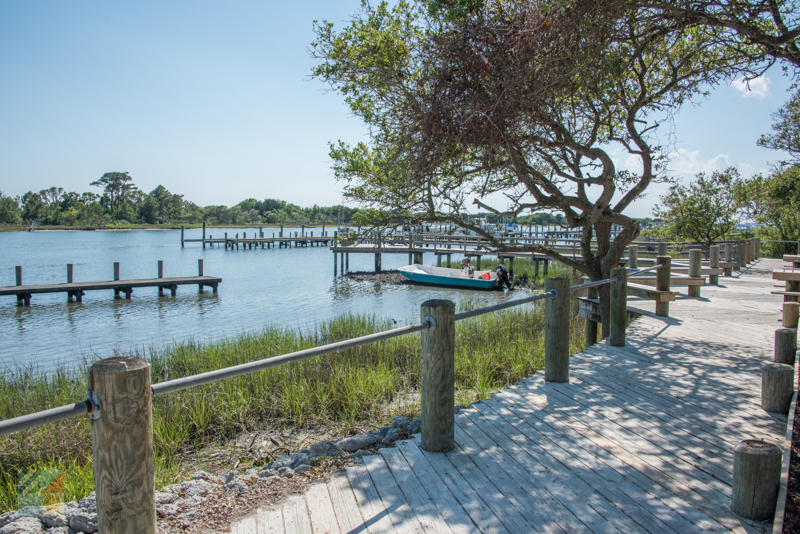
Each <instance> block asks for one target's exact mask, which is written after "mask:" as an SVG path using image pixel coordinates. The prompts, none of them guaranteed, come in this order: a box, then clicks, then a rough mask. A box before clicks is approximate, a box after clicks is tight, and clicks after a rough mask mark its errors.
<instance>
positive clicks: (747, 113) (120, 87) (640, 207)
mask: <svg viewBox="0 0 800 534" xmlns="http://www.w3.org/2000/svg"><path fill="white" fill-rule="evenodd" d="M358 5H359V4H358V2H357V1H356V0H347V1H328V2H323V1H317V0H311V1H306V2H302V3H294V2H274V3H266V2H255V1H253V2H246V1H228V2H208V1H196V0H195V1H192V2H129V3H125V4H121V3H110V2H86V1H75V2H69V3H67V2H48V1H37V2H2V3H0V71H2V73H3V76H2V83H0V125H2V126H0V190H2V191H3V192H4V193H5V194H9V195H21V194H23V193H24V192H26V191H28V190H36V191H38V190H40V189H44V188H48V187H51V186H60V187H64V188H66V189H67V190H75V191H79V192H80V191H88V190H91V189H92V188H90V187H89V182H91V181H93V180H96V179H97V178H99V177H100V176H101V175H102V174H103V173H105V172H109V171H127V172H129V173H130V174H131V176H133V178H134V182H135V183H136V184H137V185H138V186H139V188H140V189H142V190H144V191H150V190H152V189H154V188H155V187H156V186H157V185H159V184H161V185H164V186H165V187H166V188H167V189H169V190H170V191H172V192H176V193H181V194H184V195H185V198H186V199H187V200H191V201H193V202H195V203H197V204H199V205H210V204H226V205H229V206H230V205H233V204H235V203H237V202H239V201H240V200H243V199H245V198H248V197H255V198H259V199H261V198H280V199H283V200H287V201H290V202H294V203H296V204H299V205H301V206H310V205H312V204H315V203H316V204H320V205H332V204H336V203H339V202H340V201H341V193H340V190H341V187H340V186H339V185H338V184H337V183H336V182H335V181H334V180H333V174H332V172H331V170H330V162H329V160H328V156H327V152H328V149H327V142H328V141H334V140H337V139H344V140H347V141H351V142H354V141H359V140H366V129H365V128H364V127H363V126H362V125H361V124H360V122H359V121H358V120H357V119H355V118H353V117H352V116H351V115H350V113H349V112H348V110H347V108H346V107H345V106H344V105H343V103H342V99H341V97H339V96H338V95H336V94H334V93H330V92H326V86H324V85H323V84H322V83H321V82H319V81H317V80H311V79H310V71H311V68H312V67H313V65H314V61H313V60H312V59H311V58H310V56H309V52H308V49H309V43H311V41H312V40H313V39H314V34H313V32H312V21H313V20H314V19H327V20H330V21H333V22H334V23H336V25H337V26H339V27H341V26H342V25H343V24H344V21H345V20H346V19H347V18H348V17H349V15H351V14H352V13H354V12H355V11H356V10H357V9H358ZM767 77H768V81H764V80H761V81H759V82H758V83H757V84H755V85H754V88H755V89H757V91H753V92H751V93H749V94H747V95H745V93H743V92H742V91H740V90H738V89H737V88H735V87H729V86H726V87H720V88H717V89H716V90H715V91H714V93H713V95H712V96H711V98H710V99H708V100H705V101H703V102H702V103H701V105H700V106H698V107H692V106H686V107H685V108H684V109H682V110H681V112H680V114H679V115H678V117H677V119H676V122H675V139H676V142H675V144H674V146H672V147H671V150H673V151H674V154H673V158H672V159H673V163H672V164H671V165H670V168H671V170H672V171H673V174H674V175H675V176H677V177H679V178H682V179H685V180H688V179H690V178H691V177H692V176H694V174H695V173H697V172H699V171H703V170H705V171H712V170H714V169H722V168H724V167H726V166H728V165H736V166H738V167H740V169H741V170H742V173H743V174H745V175H749V174H751V173H752V172H759V171H761V172H763V171H767V170H768V169H769V164H770V162H772V161H776V160H777V159H780V157H781V154H778V153H774V152H771V151H767V150H764V149H761V148H759V147H757V146H756V145H755V142H756V139H758V137H759V135H760V134H762V133H765V132H767V131H768V130H769V128H770V124H771V122H772V120H771V118H770V113H772V112H774V111H775V110H776V109H777V108H778V107H779V106H780V105H781V104H782V103H783V102H785V101H786V100H788V97H789V95H788V93H787V89H788V86H789V81H788V80H787V79H786V78H784V77H782V76H781V73H780V71H779V70H778V69H774V72H770V73H768V75H767ZM619 163H620V165H621V166H624V165H625V162H624V160H622V159H621V160H620V162H619ZM659 191H660V189H659V188H654V189H653V191H652V192H651V193H650V195H649V196H648V198H646V199H644V200H642V201H640V202H638V203H637V204H636V206H635V207H634V208H633V209H632V210H631V211H630V214H631V215H634V216H647V215H649V213H650V208H651V206H652V204H653V202H656V201H657V196H658V193H659Z"/></svg>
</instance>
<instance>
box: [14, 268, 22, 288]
mask: <svg viewBox="0 0 800 534" xmlns="http://www.w3.org/2000/svg"><path fill="white" fill-rule="evenodd" d="M14 276H15V278H16V281H17V285H18V286H21V285H22V265H17V266H16V267H14Z"/></svg>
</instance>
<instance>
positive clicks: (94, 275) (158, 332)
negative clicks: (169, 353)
mask: <svg viewBox="0 0 800 534" xmlns="http://www.w3.org/2000/svg"><path fill="white" fill-rule="evenodd" d="M299 230H300V229H299V228H286V229H285V231H291V232H294V231H299ZM314 230H315V235H319V229H318V228H317V229H314ZM226 231H227V232H228V233H229V235H234V234H235V233H240V234H241V233H243V232H247V234H248V235H250V236H252V235H254V233H255V232H256V231H257V229H243V228H236V229H223V228H214V229H209V230H208V233H209V234H212V235H215V236H216V235H218V236H219V237H221V236H222V235H223V234H224V232H226ZM272 231H273V229H272V228H264V235H265V236H270V235H271V234H272ZM307 231H308V230H307ZM201 233H202V231H201V230H199V229H198V230H195V229H192V230H186V238H187V239H189V238H199V237H201ZM0 251H2V253H0V286H11V285H14V284H15V274H14V266H16V265H20V266H22V276H23V284H37V283H38V284H48V283H63V282H66V265H67V264H68V263H72V264H73V265H74V281H75V282H81V281H98V280H112V279H113V262H119V263H120V278H121V279H135V278H155V277H156V275H157V265H158V260H163V261H164V276H165V277H170V276H194V275H196V274H197V260H198V259H199V258H203V261H204V271H205V274H206V275H210V276H219V277H221V278H222V279H223V281H222V284H220V287H219V294H218V295H213V294H211V290H210V289H209V288H206V290H205V293H203V294H198V292H197V288H196V286H181V287H180V288H179V289H178V295H177V297H171V296H164V297H159V296H158V290H157V289H156V288H143V289H137V290H134V292H133V297H132V299H131V300H125V299H117V300H115V299H114V296H113V293H112V292H111V291H87V292H86V295H85V296H84V297H83V302H82V303H75V302H72V303H67V298H66V294H61V293H58V294H42V295H39V294H35V295H33V299H32V303H31V304H32V305H31V306H30V307H17V304H16V298H15V297H13V296H12V297H0V370H1V372H3V373H9V372H14V371H16V370H19V369H20V368H23V367H28V366H31V365H34V366H36V367H38V368H39V369H41V370H45V371H47V370H51V369H53V368H54V367H55V366H56V365H64V366H67V367H70V366H75V365H76V364H78V363H79V362H81V361H82V360H83V359H84V358H87V359H95V358H100V357H106V356H109V355H111V354H113V353H114V352H115V351H118V352H121V353H126V352H130V351H131V350H132V349H143V348H150V347H160V346H163V345H165V344H169V343H175V342H183V341H187V340H190V339H191V340H194V341H198V342H204V341H212V340H217V339H221V338H225V337H229V336H236V335H237V334H240V333H243V332H254V331H259V330H261V329H264V328H265V327H269V326H276V327H280V328H287V329H290V330H295V331H303V332H310V331H313V330H314V329H315V328H316V327H317V326H318V325H319V324H320V323H322V322H324V321H326V320H328V319H330V318H332V317H334V316H337V315H342V314H348V313H352V314H372V315H374V316H376V317H380V318H388V319H394V320H395V321H397V324H398V325H402V324H407V323H409V322H412V321H413V320H414V319H415V318H417V317H418V315H419V306H420V304H421V303H422V302H424V301H425V300H427V299H431V298H446V299H450V300H453V301H454V302H456V304H457V305H458V304H459V303H460V302H462V301H464V300H465V299H474V300H476V301H477V302H478V303H486V304H490V303H495V302H499V301H502V300H506V299H510V298H518V297H523V296H526V295H527V292H517V293H516V294H515V293H513V292H512V293H508V294H504V293H503V292H476V291H465V290H457V289H443V288H432V287H422V286H415V285H406V284H402V285H395V284H380V283H376V282H372V281H370V282H363V281H362V282H358V281H355V280H350V279H348V278H342V277H338V278H335V277H334V275H333V254H332V253H331V252H330V250H329V249H328V248H327V247H308V248H304V247H301V248H291V249H269V250H267V249H264V250H261V249H257V250H241V249H240V250H238V251H236V250H234V251H226V250H224V248H220V247H217V248H206V249H205V250H203V248H202V246H201V244H200V243H187V244H186V246H185V248H181V245H180V230H113V231H83V232H81V231H74V232H70V231H37V232H30V233H28V232H6V233H0ZM459 258H460V257H459V256H457V255H454V256H453V260H454V261H456V260H457V259H459ZM487 260H488V258H487ZM434 261H435V260H434V255H433V254H431V253H426V254H425V255H424V262H425V264H428V265H431V264H433V262H434ZM485 261H486V260H485ZM382 263H383V269H384V270H388V269H394V268H397V267H399V266H402V265H406V264H407V263H408V256H407V255H405V254H384V255H383V258H382ZM484 268H486V267H484ZM373 269H374V258H373V255H372V254H351V255H350V270H351V271H372V270H373ZM166 294H167V295H169V292H167V293H166Z"/></svg>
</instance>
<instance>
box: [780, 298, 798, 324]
mask: <svg viewBox="0 0 800 534" xmlns="http://www.w3.org/2000/svg"><path fill="white" fill-rule="evenodd" d="M798 319H800V303H798V302H784V303H783V317H782V321H781V326H783V327H784V328H797V322H798Z"/></svg>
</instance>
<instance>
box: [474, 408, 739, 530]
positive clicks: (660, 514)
mask: <svg viewBox="0 0 800 534" xmlns="http://www.w3.org/2000/svg"><path fill="white" fill-rule="evenodd" d="M481 404H482V405H483V406H477V408H478V409H479V410H481V411H483V410H491V411H492V412H494V413H495V414H497V415H498V416H500V417H502V418H503V419H505V421H506V422H507V423H509V424H510V425H512V426H513V427H514V428H515V429H516V430H517V431H518V433H517V434H513V433H512V432H507V434H508V435H509V436H510V437H511V438H512V439H515V440H517V441H519V442H520V443H521V444H522V443H523V442H524V440H528V441H530V442H531V443H532V444H536V445H538V446H539V447H541V448H542V449H544V450H545V451H547V453H548V454H550V455H552V456H553V457H554V458H555V459H556V460H557V461H558V462H559V463H561V464H563V465H564V466H565V467H566V468H567V469H569V470H570V471H572V472H573V473H575V474H576V475H577V476H579V477H582V478H584V479H585V480H586V482H587V483H588V484H590V485H591V486H592V487H593V488H595V489H596V490H599V491H604V492H606V493H607V494H608V496H609V497H610V499H611V500H612V502H614V503H615V504H616V505H617V506H619V507H620V508H621V509H623V510H634V513H635V514H638V513H639V509H641V511H642V512H643V513H645V514H649V515H651V516H652V517H653V518H654V520H655V521H657V522H661V523H663V526H661V527H659V526H657V525H653V524H652V523H651V522H650V521H648V520H646V519H645V520H644V521H642V522H640V524H648V525H650V527H649V531H650V532H661V531H663V530H664V529H665V528H666V529H667V530H669V529H671V530H672V531H674V532H679V533H682V532H688V531H690V530H693V527H701V526H702V527H713V528H709V529H708V530H712V531H713V530H717V531H723V530H724V531H725V532H727V529H725V528H724V527H722V525H719V524H717V525H716V526H714V525H712V524H711V523H713V522H712V521H711V520H710V518H708V517H707V516H704V515H702V514H697V517H692V515H691V514H689V516H688V517H686V518H685V517H683V516H682V515H681V514H678V513H675V509H674V508H673V507H670V503H672V504H673V506H675V501H677V500H678V499H676V498H675V497H674V496H672V497H670V498H669V499H668V502H663V501H662V500H661V499H660V498H659V497H658V496H657V495H655V494H654V493H652V492H650V491H648V490H647V489H646V488H644V487H642V486H640V485H637V484H636V477H630V476H625V474H626V473H625V472H622V471H620V470H618V469H617V467H616V466H612V465H610V464H608V463H606V462H605V461H604V460H603V458H602V454H597V453H596V449H595V448H592V450H591V452H589V451H587V450H586V449H585V448H584V447H585V446H586V444H587V440H581V438H577V439H578V441H575V437H574V436H569V435H568V433H564V432H561V431H560V428H559V429H558V430H554V429H553V428H552V427H550V426H549V425H547V424H546V423H544V422H542V421H538V420H535V419H534V420H532V421H528V420H527V419H526V418H524V417H520V416H519V415H518V414H516V413H514V412H513V411H511V410H510V409H509V406H508V405H507V403H503V402H501V401H499V400H496V399H487V400H485V401H483V402H482V403H481ZM581 441H582V443H579V442H581ZM588 443H591V442H588ZM529 448H531V449H532V448H533V446H529ZM681 504H682V505H683V507H684V509H685V507H686V506H688V503H685V502H684V503H681ZM690 520H694V521H695V522H694V523H690ZM628 530H629V531H630V530H631V529H628Z"/></svg>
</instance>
